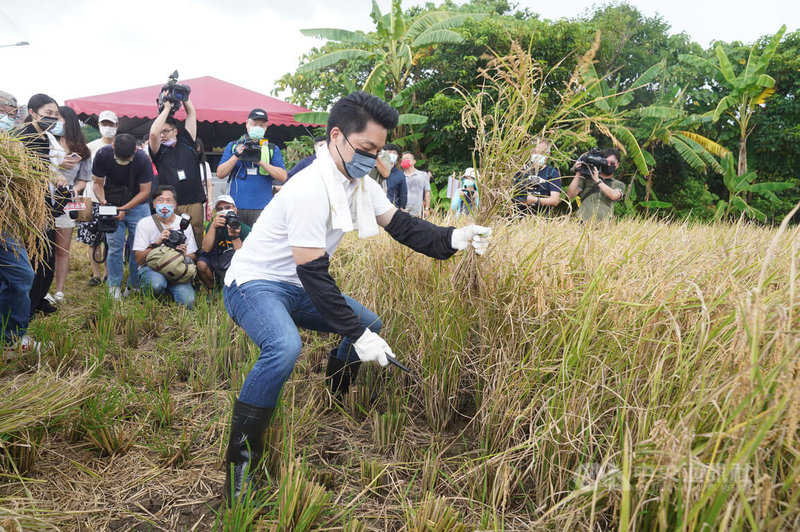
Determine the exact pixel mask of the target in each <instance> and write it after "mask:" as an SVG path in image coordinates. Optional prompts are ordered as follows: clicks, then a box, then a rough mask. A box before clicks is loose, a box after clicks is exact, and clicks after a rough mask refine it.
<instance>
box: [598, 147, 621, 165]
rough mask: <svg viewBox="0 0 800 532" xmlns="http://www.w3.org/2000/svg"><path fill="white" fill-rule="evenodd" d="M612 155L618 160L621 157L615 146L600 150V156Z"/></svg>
mask: <svg viewBox="0 0 800 532" xmlns="http://www.w3.org/2000/svg"><path fill="white" fill-rule="evenodd" d="M612 155H613V156H614V157H616V158H617V160H618V161H620V162H621V161H622V157H621V156H620V154H619V150H618V149H616V148H606V149H605V150H601V151H600V157H610V156H612Z"/></svg>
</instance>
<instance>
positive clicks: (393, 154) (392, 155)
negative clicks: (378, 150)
mask: <svg viewBox="0 0 800 532" xmlns="http://www.w3.org/2000/svg"><path fill="white" fill-rule="evenodd" d="M389 160H390V161H392V164H394V163H396V162H397V154H396V153H394V152H393V153H390V154H389Z"/></svg>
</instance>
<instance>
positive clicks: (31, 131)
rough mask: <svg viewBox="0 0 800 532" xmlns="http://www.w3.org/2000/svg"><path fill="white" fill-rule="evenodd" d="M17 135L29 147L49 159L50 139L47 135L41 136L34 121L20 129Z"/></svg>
mask: <svg viewBox="0 0 800 532" xmlns="http://www.w3.org/2000/svg"><path fill="white" fill-rule="evenodd" d="M17 136H19V138H20V140H21V141H22V143H23V144H25V146H27V147H28V149H30V150H32V151H34V152H35V153H36V154H37V155H39V157H42V158H45V159H47V158H48V157H49V156H50V141H49V140H47V136H46V135H43V136H41V137H40V136H39V132H38V131H36V128H35V127H33V124H32V123H30V122H29V123H27V124H25V125H24V126H23V127H21V128H20V129H18V130H17Z"/></svg>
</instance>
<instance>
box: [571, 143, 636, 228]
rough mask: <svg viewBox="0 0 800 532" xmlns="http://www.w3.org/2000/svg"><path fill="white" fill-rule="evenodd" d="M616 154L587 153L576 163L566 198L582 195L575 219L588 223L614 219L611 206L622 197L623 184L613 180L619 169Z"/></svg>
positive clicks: (611, 150) (610, 150)
mask: <svg viewBox="0 0 800 532" xmlns="http://www.w3.org/2000/svg"><path fill="white" fill-rule="evenodd" d="M619 161H620V156H619V151H618V150H615V149H612V148H609V149H605V150H598V149H596V148H594V149H592V150H590V151H589V152H588V153H585V154H583V155H581V156H580V158H579V159H578V161H577V162H576V163H575V167H574V168H575V170H576V173H575V177H574V178H573V179H572V182H571V183H570V184H569V187H568V188H567V197H569V198H570V199H572V198H574V197H575V196H577V195H578V194H580V196H581V202H580V208H579V209H578V217H579V218H580V219H581V220H582V221H584V222H586V221H589V220H592V219H594V220H597V221H600V220H605V219H608V218H611V217H612V216H614V203H616V202H617V201H620V200H621V199H622V197H623V195H624V194H625V183H623V182H622V181H618V180H616V179H614V177H613V175H614V172H615V171H616V169H617V168H618V167H619Z"/></svg>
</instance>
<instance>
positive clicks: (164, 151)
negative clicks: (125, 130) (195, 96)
mask: <svg viewBox="0 0 800 532" xmlns="http://www.w3.org/2000/svg"><path fill="white" fill-rule="evenodd" d="M165 87H166V86H165ZM159 101H161V104H162V105H163V106H164V108H163V109H162V110H161V112H160V113H159V115H158V117H156V119H155V121H154V122H153V125H151V126H150V136H149V146H150V158H151V159H152V160H153V163H154V164H155V165H156V172H157V174H158V184H159V185H170V186H172V187H173V188H174V189H175V191H176V194H177V200H178V209H177V213H178V214H181V213H184V212H187V213H189V215H191V217H192V228H193V229H194V236H195V241H198V240H200V239H201V238H202V236H203V220H205V210H204V208H203V204H204V203H205V202H206V191H205V187H204V186H203V176H202V174H201V172H200V156H199V155H198V153H197V142H196V139H197V112H196V111H195V108H194V105H193V104H192V101H191V100H190V99H188V96H187V99H186V100H185V101H183V105H184V107H185V108H186V122H185V123H184V128H183V129H181V128H180V127H179V126H178V121H177V120H175V118H174V117H173V116H172V115H173V114H174V111H173V109H175V110H177V107H178V104H180V102H176V101H172V100H170V99H169V96H168V95H167V94H166V93H162V96H160V97H159Z"/></svg>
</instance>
